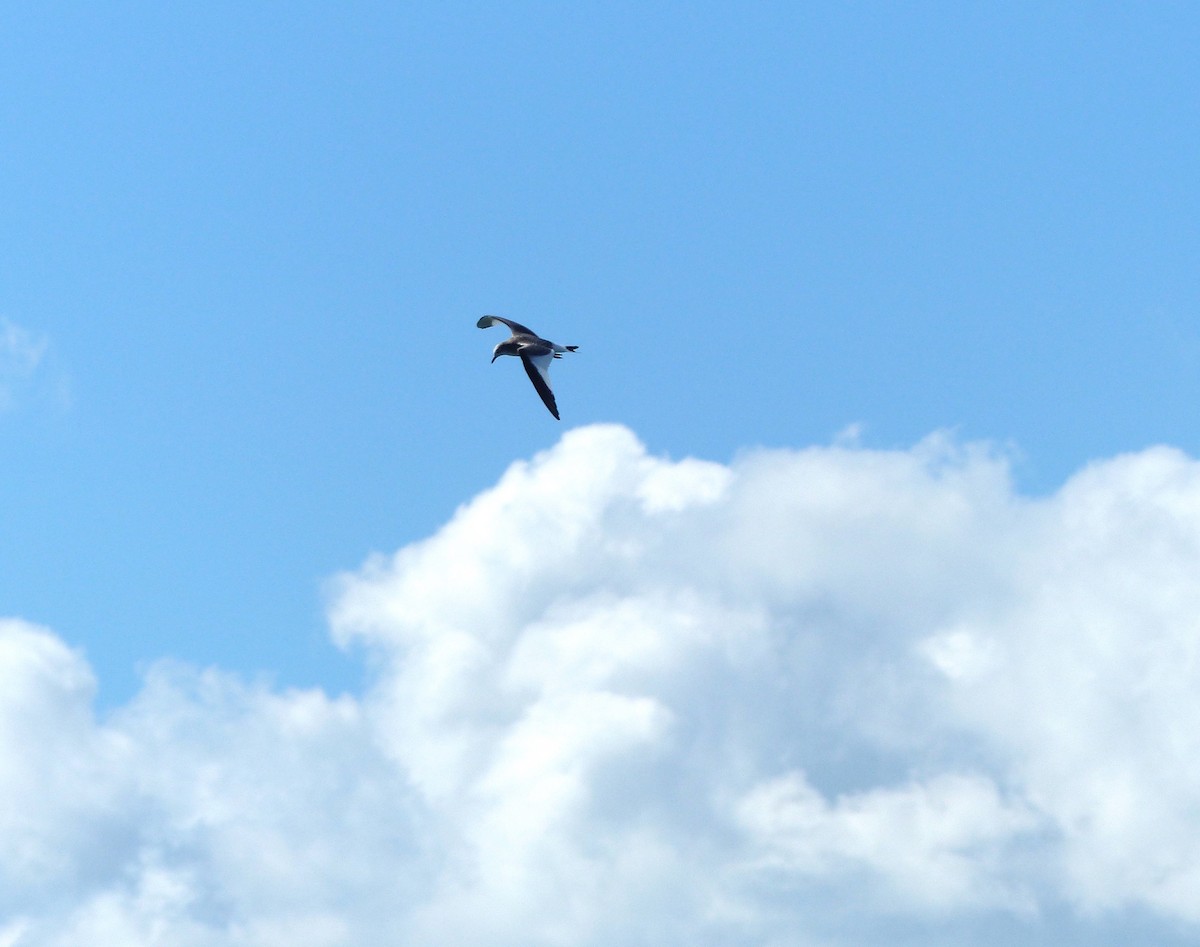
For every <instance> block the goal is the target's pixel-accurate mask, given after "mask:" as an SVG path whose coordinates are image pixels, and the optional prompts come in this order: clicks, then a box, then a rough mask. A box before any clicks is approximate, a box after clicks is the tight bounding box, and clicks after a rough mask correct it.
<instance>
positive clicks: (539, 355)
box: [475, 316, 579, 421]
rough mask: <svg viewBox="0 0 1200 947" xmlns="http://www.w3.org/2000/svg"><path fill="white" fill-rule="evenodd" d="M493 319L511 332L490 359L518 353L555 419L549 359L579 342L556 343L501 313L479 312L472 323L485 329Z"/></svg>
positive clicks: (556, 418)
mask: <svg viewBox="0 0 1200 947" xmlns="http://www.w3.org/2000/svg"><path fill="white" fill-rule="evenodd" d="M497 322H503V323H504V324H505V325H506V326H508V327H509V328H510V329H512V335H511V336H510V337H509V338H507V339H505V340H504V341H503V342H501V343H500V344H499V345H497V346H496V347H495V348H494V349H492V361H493V362H495V361H496V359H498V358H499V357H500V356H501V355H516V356H518V357H519V358H520V359H521V364H522V365H524V366H525V374H526V375H528V376H529V380H530V381H531V382H533V387H534V388H536V389H537V393H538V394H539V395H541V396H542V401H544V402H545V404H546V407H547V408H549V409H550V413H551V414H553V415H554V420H556V421H557V420H559V417H558V405H557V404H555V403H554V392H553V391H551V390H550V362H551V361H552V360H554V359H556V358H562V353H563V352H574V351H575V350H576V349H577V348H579V346H578V345H557V344H556V343H554V342H550V341H548V340H546V339H543V338H541V337H540V336H539V335H538V334H537V333H536V332H534V331H533V330H532V329H528V328H526V327H525V326H523V325H521V324H520V323H519V322H513V321H512V320H511V319H505V318H504V317H503V316H483V317H482V318H481V319H480V320H479V321H478V322H477V323H475V325H477V326H479V328H481V329H487V328H489V327H490V326H494V325H495V324H496V323H497Z"/></svg>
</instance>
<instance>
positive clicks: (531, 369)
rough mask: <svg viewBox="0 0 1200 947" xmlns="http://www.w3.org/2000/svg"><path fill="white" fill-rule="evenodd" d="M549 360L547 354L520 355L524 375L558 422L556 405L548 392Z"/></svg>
mask: <svg viewBox="0 0 1200 947" xmlns="http://www.w3.org/2000/svg"><path fill="white" fill-rule="evenodd" d="M551 359H552V356H551V355H550V354H549V353H547V354H545V355H528V354H526V353H525V352H522V353H521V364H522V365H524V366H525V374H526V375H528V376H529V380H530V381H531V382H533V387H534V388H536V389H537V393H538V394H539V395H541V396H542V401H543V402H545V404H546V407H547V408H549V409H550V413H551V414H553V415H554V420H555V421H560V420H562V419H561V418H560V417H559V416H558V404H557V403H556V402H555V400H554V392H553V391H551V390H550V362H551Z"/></svg>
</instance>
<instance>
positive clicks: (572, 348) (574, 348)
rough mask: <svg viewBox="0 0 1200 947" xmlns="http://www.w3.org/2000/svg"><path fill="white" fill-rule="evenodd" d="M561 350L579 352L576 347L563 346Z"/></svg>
mask: <svg viewBox="0 0 1200 947" xmlns="http://www.w3.org/2000/svg"><path fill="white" fill-rule="evenodd" d="M563 348H564V349H566V350H567V351H568V352H578V351H579V346H578V345H564V346H563Z"/></svg>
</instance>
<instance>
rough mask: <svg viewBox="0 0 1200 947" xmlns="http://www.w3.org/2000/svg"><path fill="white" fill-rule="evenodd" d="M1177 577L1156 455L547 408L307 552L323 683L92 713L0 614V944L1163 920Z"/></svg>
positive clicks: (1192, 886)
mask: <svg viewBox="0 0 1200 947" xmlns="http://www.w3.org/2000/svg"><path fill="white" fill-rule="evenodd" d="M1198 575H1200V464H1197V462H1196V461H1194V460H1192V459H1190V458H1188V457H1186V456H1185V455H1183V454H1182V453H1180V452H1178V451H1174V450H1170V449H1166V448H1156V449H1151V450H1147V451H1144V452H1142V453H1139V454H1135V455H1130V456H1125V457H1118V458H1115V459H1111V460H1107V461H1103V462H1097V463H1095V464H1093V465H1091V466H1089V467H1088V468H1086V469H1085V470H1083V471H1081V472H1080V473H1079V474H1077V475H1076V476H1075V477H1073V478H1072V479H1071V480H1070V481H1069V482H1068V483H1067V484H1065V485H1064V487H1063V488H1062V489H1061V490H1060V491H1059V492H1058V493H1056V494H1055V495H1053V496H1049V497H1044V498H1036V499H1035V498H1029V497H1023V496H1021V495H1020V494H1018V493H1017V492H1016V491H1014V489H1013V486H1012V484H1011V482H1010V478H1009V472H1008V466H1007V464H1006V462H1005V459H1004V458H1003V457H1002V456H998V455H996V454H995V453H993V452H992V451H990V450H988V449H987V448H986V447H983V446H972V445H961V444H958V443H956V442H955V441H954V440H953V439H950V438H947V437H943V436H934V437H931V438H929V439H928V440H926V441H924V442H922V443H921V444H918V445H917V446H915V447H914V448H912V449H910V450H904V451H872V450H867V449H864V448H862V447H860V446H857V444H855V443H853V442H851V441H848V440H845V439H843V440H841V441H839V442H838V443H836V444H835V445H833V446H830V447H815V448H809V449H804V450H778V451H766V450H756V451H750V452H747V453H745V454H743V455H742V456H740V457H738V458H737V459H735V460H734V461H733V462H732V463H731V464H728V465H724V464H716V463H709V462H705V461H699V460H682V461H671V460H668V459H664V458H659V457H653V456H650V455H648V454H647V453H646V451H645V450H644V448H643V447H642V446H641V445H640V444H639V443H638V441H637V439H636V438H635V437H634V436H633V435H632V434H631V433H630V432H629V431H628V430H626V429H624V428H621V427H616V426H595V427H589V428H582V429H578V430H575V431H572V432H569V433H568V434H566V435H565V436H564V437H563V439H562V440H561V442H560V443H559V444H558V445H557V446H556V447H554V448H553V449H552V450H550V451H547V452H546V453H544V454H542V455H539V456H538V457H535V458H533V459H532V460H531V461H528V462H521V463H517V464H515V465H514V466H513V467H512V468H511V469H510V470H509V471H508V472H507V473H506V474H505V475H504V477H503V478H502V479H501V480H500V482H499V483H497V484H496V485H495V486H494V487H493V488H491V489H490V490H488V491H486V492H484V493H483V494H481V495H480V496H478V497H476V498H474V499H473V500H471V501H470V502H469V503H467V504H466V505H464V506H463V507H462V508H461V509H460V510H459V511H458V512H457V513H456V514H455V516H454V517H453V518H452V519H451V521H450V522H449V523H447V524H446V525H445V526H444V527H443V528H442V529H441V530H439V531H438V532H437V533H436V534H435V535H433V536H432V537H430V538H428V539H426V540H424V541H422V542H419V543H415V544H413V545H410V546H407V547H405V548H403V549H401V550H400V551H399V552H397V553H395V554H394V555H388V556H378V557H375V558H373V559H372V560H370V561H369V562H367V563H366V564H364V566H363V567H362V568H361V569H359V570H357V571H355V572H352V573H348V574H346V575H344V576H341V577H339V578H338V579H337V580H336V582H335V583H334V584H333V588H332V590H331V603H330V623H331V629H332V634H333V635H334V637H335V639H336V640H337V641H338V642H339V643H341V644H342V645H344V646H345V647H348V648H352V649H355V650H357V651H359V652H360V653H362V654H363V656H364V659H365V661H366V664H367V667H368V669H369V670H368V681H367V684H366V685H365V686H364V688H363V691H362V693H361V694H359V695H355V696H341V697H332V696H330V695H327V694H325V693H322V692H320V691H278V690H274V689H272V688H270V687H268V686H266V685H265V684H257V683H247V682H245V681H241V680H239V679H237V678H236V677H235V676H233V675H229V674H225V673H222V672H220V671H215V670H209V671H197V670H194V669H189V668H184V667H176V666H172V665H170V664H163V665H161V666H159V667H157V668H156V669H155V670H154V671H153V672H152V673H151V674H150V675H149V676H148V678H147V680H146V682H145V686H144V687H143V689H142V691H141V692H140V694H139V695H138V696H137V698H136V699H135V700H134V701H132V702H131V703H130V704H129V705H128V706H126V707H123V708H120V709H119V710H118V711H116V712H115V713H113V714H112V715H111V716H110V717H108V718H106V719H103V720H98V719H96V718H95V717H94V715H93V712H92V710H91V706H92V704H91V700H92V693H93V690H94V682H93V680H92V677H91V673H90V670H89V668H88V665H87V663H86V661H85V660H84V658H83V657H82V656H81V655H80V654H78V653H77V652H75V651H72V650H71V649H70V648H69V647H67V646H66V645H65V644H64V643H63V642H62V641H60V640H59V639H58V638H57V637H55V636H54V635H53V633H51V632H50V631H47V630H45V629H41V628H37V627H34V626H32V625H29V624H27V623H23V622H19V621H10V622H8V623H5V624H3V625H2V626H0V684H2V687H0V751H2V754H0V791H2V793H3V798H4V799H5V800H6V807H5V811H4V812H0V944H3V945H16V947H43V945H53V947H57V945H64V947H65V945H68V944H72V945H73V944H78V943H120V944H122V945H130V947H138V945H153V944H171V945H183V947H189V945H203V947H209V945H213V947H216V945H254V947H273V945H277V944H278V945H283V944H286V945H288V947H326V945H343V944H354V945H367V947H370V945H384V944H389V945H390V944H396V943H421V944H429V945H442V944H444V945H450V944H462V943H479V944H484V945H516V944H522V945H530V944H573V945H574V944H613V943H622V944H624V943H629V944H685V943H686V944H704V945H707V944H711V945H718V944H721V945H723V944H776V945H783V944H787V945H801V944H817V943H821V944H830V943H850V942H853V943H871V942H874V943H880V944H885V943H886V944H890V943H894V942H895V941H894V929H895V925H897V924H903V925H907V926H908V927H907V929H909V930H912V929H917V930H920V931H922V932H924V933H923V939H925V940H926V942H928V941H929V939H931V938H933V937H935V936H937V935H938V932H942V933H944V932H945V931H947V930H950V929H951V928H952V927H953V925H955V924H961V923H966V922H975V921H979V920H980V919H984V920H985V921H986V919H989V918H992V919H995V918H1008V919H1013V920H1012V922H1013V923H1017V924H1021V925H1025V926H1026V928H1025V929H1027V930H1030V931H1032V930H1037V929H1043V928H1045V927H1046V926H1047V925H1058V926H1059V928H1060V933H1061V932H1062V930H1065V929H1066V928H1069V927H1070V925H1071V924H1073V923H1079V924H1085V923H1086V924H1096V923H1103V919H1104V918H1106V917H1109V918H1127V917H1128V916H1129V912H1135V913H1137V915H1138V916H1140V917H1144V918H1147V917H1148V918H1151V919H1159V920H1161V921H1163V922H1166V923H1171V924H1176V925H1180V927H1179V929H1180V930H1182V931H1183V932H1184V933H1185V934H1187V933H1189V932H1190V933H1191V934H1194V933H1195V931H1196V928H1195V926H1194V925H1196V924H1198V923H1200V910H1197V908H1196V905H1198V904H1200V870H1198V869H1197V868H1196V866H1197V865H1200V850H1198V849H1200V828H1198V827H1197V823H1196V821H1195V812H1196V811H1197V808H1198V807H1200V788H1198V787H1200V773H1198V772H1197V769H1200V762H1197V761H1200V720H1198V719H1197V718H1198V717H1200V688H1198V687H1197V684H1198V683H1200V682H1198V681H1197V674H1198V671H1200V583H1198V582H1197V581H1196V577H1197V576H1198ZM10 800H11V801H12V804H8V802H9V801H10ZM1064 925H1065V927H1064ZM851 927H852V928H853V930H854V932H855V933H854V935H853V936H852V937H850V936H846V935H844V933H839V932H844V931H846V930H848V929H850V928H851Z"/></svg>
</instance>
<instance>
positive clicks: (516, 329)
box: [475, 316, 538, 339]
mask: <svg viewBox="0 0 1200 947" xmlns="http://www.w3.org/2000/svg"><path fill="white" fill-rule="evenodd" d="M497 322H503V323H504V324H505V325H506V326H508V327H509V328H510V329H512V333H513V335H532V336H533V337H534V338H535V339H536V338H537V337H538V334H537V333H536V332H534V331H533V330H532V329H530V328H529V327H528V326H523V325H521V323H519V322H513V321H512V320H511V319H505V318H504V317H503V316H481V317H480V319H479V321H478V322H477V323H475V325H477V326H478V327H479V328H480V329H487V328H490V327H491V326H494V325H495V324H496V323H497Z"/></svg>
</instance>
